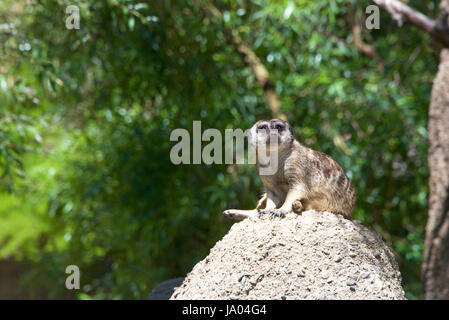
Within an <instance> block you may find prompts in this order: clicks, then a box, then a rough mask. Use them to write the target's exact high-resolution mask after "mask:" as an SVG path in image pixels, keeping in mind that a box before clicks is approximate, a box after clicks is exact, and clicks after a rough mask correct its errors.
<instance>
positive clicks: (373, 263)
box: [171, 211, 405, 299]
mask: <svg viewBox="0 0 449 320" xmlns="http://www.w3.org/2000/svg"><path fill="white" fill-rule="evenodd" d="M171 299H405V298H404V291H403V289H402V287H401V275H400V272H399V270H398V266H397V264H396V261H395V259H394V254H393V252H392V250H391V249H390V248H389V247H388V246H387V245H386V244H385V243H384V242H383V241H382V239H381V238H380V236H378V235H377V234H376V233H375V232H374V231H372V230H370V229H368V228H366V227H364V226H362V225H361V224H360V223H359V222H358V221H350V220H347V219H344V218H342V217H340V216H336V215H334V214H332V213H327V212H315V211H306V212H303V213H302V215H296V214H289V215H287V216H286V217H285V218H283V219H279V218H274V219H270V218H269V217H265V216H263V217H261V218H251V219H246V220H244V221H241V222H239V223H235V224H234V225H233V226H232V228H231V229H230V231H229V232H228V234H227V235H225V236H224V237H223V239H222V240H220V241H218V242H217V243H216V245H215V246H214V247H213V248H212V249H211V251H210V254H209V255H208V256H207V257H206V258H205V259H204V260H202V261H200V262H199V263H198V264H197V265H196V266H195V267H194V268H193V270H192V271H191V272H190V273H189V274H188V275H187V277H186V279H185V280H184V282H183V284H182V286H180V287H179V288H177V289H176V290H175V292H174V293H173V295H172V297H171Z"/></svg>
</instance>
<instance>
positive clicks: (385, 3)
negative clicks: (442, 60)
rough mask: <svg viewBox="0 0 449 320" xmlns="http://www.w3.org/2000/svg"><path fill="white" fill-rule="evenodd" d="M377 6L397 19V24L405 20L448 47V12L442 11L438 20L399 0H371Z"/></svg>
mask: <svg viewBox="0 0 449 320" xmlns="http://www.w3.org/2000/svg"><path fill="white" fill-rule="evenodd" d="M372 1H373V2H374V3H375V4H376V5H377V6H379V7H381V8H382V9H384V10H386V11H388V12H389V13H390V14H391V15H392V17H393V18H394V19H395V20H396V21H398V23H399V26H401V25H402V23H403V22H407V23H409V24H411V25H414V26H415V27H417V28H419V29H422V30H424V31H426V32H427V33H429V34H430V35H431V36H432V37H433V38H435V40H437V41H438V42H439V43H441V44H442V45H443V46H444V47H445V48H449V26H448V24H447V18H448V15H449V14H448V13H447V12H443V15H442V16H441V18H440V19H439V20H433V19H431V18H429V17H427V16H426V15H424V14H422V13H421V12H418V11H416V10H414V9H412V8H410V7H409V6H408V5H406V4H405V3H403V2H401V1H399V0H372Z"/></svg>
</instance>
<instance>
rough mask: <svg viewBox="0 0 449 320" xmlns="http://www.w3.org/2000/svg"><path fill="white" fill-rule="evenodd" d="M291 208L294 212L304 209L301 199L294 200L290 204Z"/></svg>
mask: <svg viewBox="0 0 449 320" xmlns="http://www.w3.org/2000/svg"><path fill="white" fill-rule="evenodd" d="M292 209H293V212H294V213H301V212H303V211H304V206H303V205H302V202H301V200H299V199H298V200H295V201H294V202H293V204H292Z"/></svg>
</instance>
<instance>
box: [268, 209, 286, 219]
mask: <svg viewBox="0 0 449 320" xmlns="http://www.w3.org/2000/svg"><path fill="white" fill-rule="evenodd" d="M285 214H286V212H285V210H282V209H273V210H271V211H270V218H276V217H277V218H283V217H284V216H285Z"/></svg>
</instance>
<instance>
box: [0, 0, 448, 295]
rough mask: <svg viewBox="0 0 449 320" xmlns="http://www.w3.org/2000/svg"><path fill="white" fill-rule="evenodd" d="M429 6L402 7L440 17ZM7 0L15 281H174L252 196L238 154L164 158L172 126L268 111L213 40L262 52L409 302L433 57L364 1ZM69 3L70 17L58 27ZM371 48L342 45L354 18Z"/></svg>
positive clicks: (0, 235) (125, 288) (7, 198)
mask: <svg viewBox="0 0 449 320" xmlns="http://www.w3.org/2000/svg"><path fill="white" fill-rule="evenodd" d="M438 3H439V1H418V0H410V1H409V5H410V6H412V7H414V8H416V9H417V10H419V11H421V12H423V13H426V14H427V15H429V16H434V17H435V16H437V14H438ZM198 4H199V1H198V0H186V1H176V0H160V1H141V0H136V1H134V0H129V1H127V0H107V1H94V0H83V1H75V0H73V1H61V0H59V1H55V0H41V1H34V0H29V1H25V0H4V1H2V2H1V4H0V260H3V261H14V263H16V262H17V263H20V264H23V265H25V266H26V268H25V271H24V272H23V273H22V274H20V277H19V278H20V279H19V280H20V281H19V284H18V286H17V288H9V290H11V291H14V290H22V292H25V294H26V296H29V297H44V298H63V297H67V295H68V293H67V289H66V288H65V285H64V283H65V279H66V277H67V274H65V272H64V271H65V268H66V266H67V265H71V264H75V265H78V266H79V267H80V270H81V289H80V290H78V291H76V292H71V293H70V294H69V297H72V298H79V299H105V298H108V299H121V298H128V299H142V298H145V296H146V295H147V294H148V293H149V292H150V291H151V289H152V288H153V287H154V286H155V285H156V284H158V283H159V282H161V281H163V280H166V279H168V278H173V277H177V276H183V275H185V274H186V273H187V272H189V271H190V270H191V268H192V267H193V266H194V265H195V263H196V262H198V261H199V260H200V259H202V258H203V257H204V256H205V255H207V254H208V252H209V249H210V248H211V247H212V246H213V245H214V243H215V242H216V241H217V240H219V239H220V238H221V237H222V236H223V235H224V234H225V233H226V232H227V230H228V229H229V227H230V225H231V222H229V221H227V220H225V219H224V218H223V217H222V216H221V214H220V213H221V212H222V211H223V210H224V209H227V208H229V207H241V208H251V207H254V206H255V204H256V201H257V199H258V196H259V195H260V194H261V192H262V185H261V182H260V180H259V178H258V177H257V173H256V171H255V170H254V168H253V167H252V166H249V165H238V166H229V167H228V166H227V165H173V164H172V163H171V162H170V158H169V155H170V149H171V147H172V146H173V145H174V144H175V143H174V142H170V140H169V137H170V132H171V131H172V130H174V129H176V128H186V129H187V130H189V131H191V130H192V121H193V120H201V121H202V129H203V130H205V129H207V128H217V129H219V130H220V131H222V132H223V131H224V129H226V128H242V129H246V128H249V127H250V126H251V125H252V124H253V123H254V122H255V121H257V120H259V119H262V118H270V117H271V114H270V109H269V108H268V106H267V103H266V100H265V97H264V93H263V90H262V89H261V88H260V86H259V84H258V83H257V82H256V80H255V78H254V75H253V74H252V71H251V69H250V68H249V67H248V65H247V64H246V63H245V61H244V60H243V59H242V57H241V56H240V55H239V54H238V53H237V52H236V50H235V49H234V48H233V47H232V46H231V45H230V44H229V42H228V41H227V39H226V37H225V34H224V30H225V29H226V30H232V32H238V33H239V34H240V36H241V37H242V38H243V39H244V41H245V42H246V43H247V44H248V45H249V46H250V47H251V48H252V49H253V50H254V51H255V53H256V54H257V56H258V57H259V58H260V59H261V61H262V63H264V64H265V66H266V67H267V69H268V71H269V73H270V79H271V81H272V82H273V83H274V85H275V88H276V92H277V93H278V95H279V97H280V100H281V103H282V108H281V111H282V113H284V114H285V115H286V116H287V118H288V120H289V122H290V123H291V124H292V125H293V127H294V128H295V134H296V136H297V138H298V139H299V140H300V141H302V142H303V143H305V144H306V145H307V146H309V147H311V148H314V149H316V150H319V151H322V152H326V153H327V154H329V155H331V156H332V157H333V158H334V159H335V160H337V162H338V163H339V164H340V165H341V166H342V167H343V168H344V170H345V171H346V172H347V174H348V176H349V177H350V178H351V179H352V180H353V182H354V184H355V186H356V189H357V191H358V198H357V203H356V209H355V211H354V217H355V219H359V220H361V221H362V222H363V224H365V225H368V226H372V227H373V228H374V229H375V230H376V231H377V232H378V233H380V234H381V235H382V237H383V238H384V239H385V241H386V242H387V243H389V244H390V245H391V246H392V247H393V249H394V251H395V253H396V254H397V260H398V263H399V265H400V270H401V272H402V276H403V285H404V288H405V290H406V294H407V297H408V298H414V299H416V298H421V297H422V293H421V283H420V264H421V260H422V253H423V237H424V228H425V222H426V215H427V193H428V185H427V178H428V168H427V158H426V157H427V129H426V123H427V108H428V104H429V96H430V90H431V85H432V80H433V77H434V75H435V73H436V68H437V63H438V51H437V50H436V49H434V48H433V44H432V41H431V40H430V39H429V37H428V36H427V35H426V34H424V33H422V32H420V31H417V30H415V29H412V28H410V27H403V28H398V26H397V25H396V23H395V22H394V21H393V20H392V19H391V18H390V17H389V16H388V14H384V13H382V14H381V20H380V22H381V25H380V29H379V30H371V31H369V30H366V29H365V28H364V21H365V8H366V6H368V5H369V4H371V2H370V1H340V0H297V1H268V0H239V1H215V2H214V4H215V5H216V7H217V8H218V9H219V10H220V11H221V12H222V13H223V19H222V20H218V19H214V18H212V17H210V15H209V14H208V13H207V12H206V11H205V10H204V9H203V8H202V7H201V6H199V5H198ZM68 5H76V6H78V7H79V8H80V15H81V20H80V29H79V30H76V29H73V30H69V29H67V28H66V27H65V21H66V18H67V17H68V15H67V14H66V11H65V10H66V7H67V6H68ZM354 25H359V26H360V27H362V30H361V34H360V35H361V37H362V40H363V41H364V42H366V43H368V44H371V45H373V47H374V48H375V50H376V53H377V58H376V59H373V58H372V57H369V56H367V55H364V54H362V53H361V52H360V51H359V50H358V49H357V47H356V45H355V41H354V33H353V32H352V26H354Z"/></svg>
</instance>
